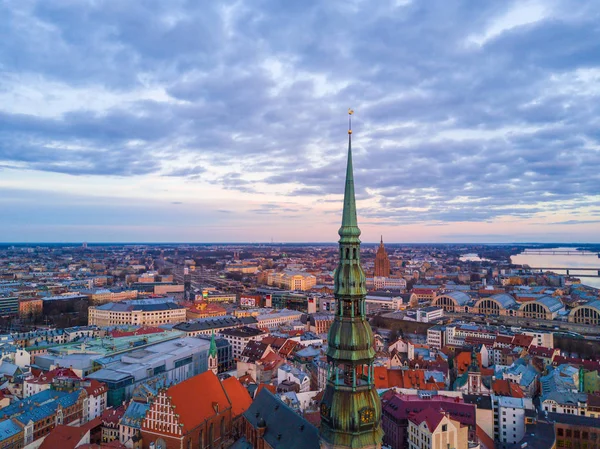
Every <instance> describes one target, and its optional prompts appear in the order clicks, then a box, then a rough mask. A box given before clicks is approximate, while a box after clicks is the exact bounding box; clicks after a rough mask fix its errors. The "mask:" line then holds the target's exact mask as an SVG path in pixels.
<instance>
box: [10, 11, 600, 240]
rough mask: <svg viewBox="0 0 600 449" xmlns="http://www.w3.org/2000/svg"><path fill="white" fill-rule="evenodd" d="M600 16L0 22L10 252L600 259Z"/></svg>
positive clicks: (38, 16) (89, 14) (153, 15)
mask: <svg viewBox="0 0 600 449" xmlns="http://www.w3.org/2000/svg"><path fill="white" fill-rule="evenodd" d="M599 24H600V2H598V1H596V0H589V1H584V0H577V1H575V0H573V1H566V0H563V1H560V0H539V1H528V0H517V1H491V0H489V1H485V0H462V1H461V0H456V1H448V0H431V1H417V0H413V1H410V0H405V1H402V0H395V1H392V0H378V1H369V0H343V1H338V0H327V1H321V0H303V1H283V2H282V1H280V0H264V1H263V0H261V1H259V0H246V1H241V0H239V1H230V0H222V1H218V2H202V1H197V0H189V1H187V0H170V1H162V0H145V1H142V0H140V1H122V0H52V1H47V0H19V1H14V0H0V241H4V242H39V241H43V242H61V241H66V242H67V241H68V242H78V241H88V242H269V241H275V242H306V241H308V242H334V241H335V240H337V230H338V228H339V225H340V221H341V208H342V195H343V190H344V175H345V163H346V161H345V158H346V149H347V133H346V132H347V117H348V116H347V110H348V108H350V107H351V108H353V109H354V111H355V114H354V116H353V130H354V133H353V152H354V170H355V174H354V177H355V185H356V192H357V207H358V220H359V226H360V227H361V230H362V237H361V238H362V240H363V241H364V242H375V241H378V240H379V237H380V235H383V237H384V240H385V241H387V242H390V243H391V242H450V243H451V242H490V243H500V242H534V241H535V242H599V241H600V232H598V231H599V230H600V171H599V167H600V147H599V140H600V131H599V130H600V101H599V100H600V98H599V96H600V95H599V94H600V25H599Z"/></svg>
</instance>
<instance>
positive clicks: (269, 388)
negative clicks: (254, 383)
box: [254, 384, 277, 397]
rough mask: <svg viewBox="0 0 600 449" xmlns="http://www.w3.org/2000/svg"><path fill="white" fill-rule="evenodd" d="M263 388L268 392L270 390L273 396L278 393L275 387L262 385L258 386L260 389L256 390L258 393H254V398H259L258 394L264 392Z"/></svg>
mask: <svg viewBox="0 0 600 449" xmlns="http://www.w3.org/2000/svg"><path fill="white" fill-rule="evenodd" d="M263 388H266V389H267V390H269V391H270V392H271V393H273V394H275V393H276V392H277V389H276V388H275V385H271V384H260V385H259V386H258V388H257V389H256V393H254V397H256V396H258V393H260V390H262V389H263Z"/></svg>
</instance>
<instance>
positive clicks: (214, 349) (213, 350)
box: [208, 329, 217, 357]
mask: <svg viewBox="0 0 600 449" xmlns="http://www.w3.org/2000/svg"><path fill="white" fill-rule="evenodd" d="M208 355H209V357H216V356H217V342H216V341H215V330H214V329H213V331H212V336H211V337H210V349H209V350H208Z"/></svg>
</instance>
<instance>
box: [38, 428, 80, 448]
mask: <svg viewBox="0 0 600 449" xmlns="http://www.w3.org/2000/svg"><path fill="white" fill-rule="evenodd" d="M88 432H89V430H87V429H81V428H80V427H72V426H64V425H58V426H56V427H55V428H54V429H52V430H51V431H50V433H49V434H48V436H46V438H45V439H44V441H43V442H42V444H41V446H40V448H39V449H54V448H57V447H60V448H61V449H75V448H76V447H77V446H78V445H79V443H80V442H81V440H82V439H83V437H85V434H86V433H88Z"/></svg>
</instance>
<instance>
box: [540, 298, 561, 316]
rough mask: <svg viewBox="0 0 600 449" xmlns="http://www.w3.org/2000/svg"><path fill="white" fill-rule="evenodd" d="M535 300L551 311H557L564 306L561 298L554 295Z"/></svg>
mask: <svg viewBox="0 0 600 449" xmlns="http://www.w3.org/2000/svg"><path fill="white" fill-rule="evenodd" d="M535 302H537V303H538V304H542V305H544V306H546V307H548V310H549V311H550V312H556V311H558V310H560V309H562V308H563V303H562V302H560V300H559V299H558V298H555V297H554V296H544V297H543V298H540V299H538V300H536V301H535Z"/></svg>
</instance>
